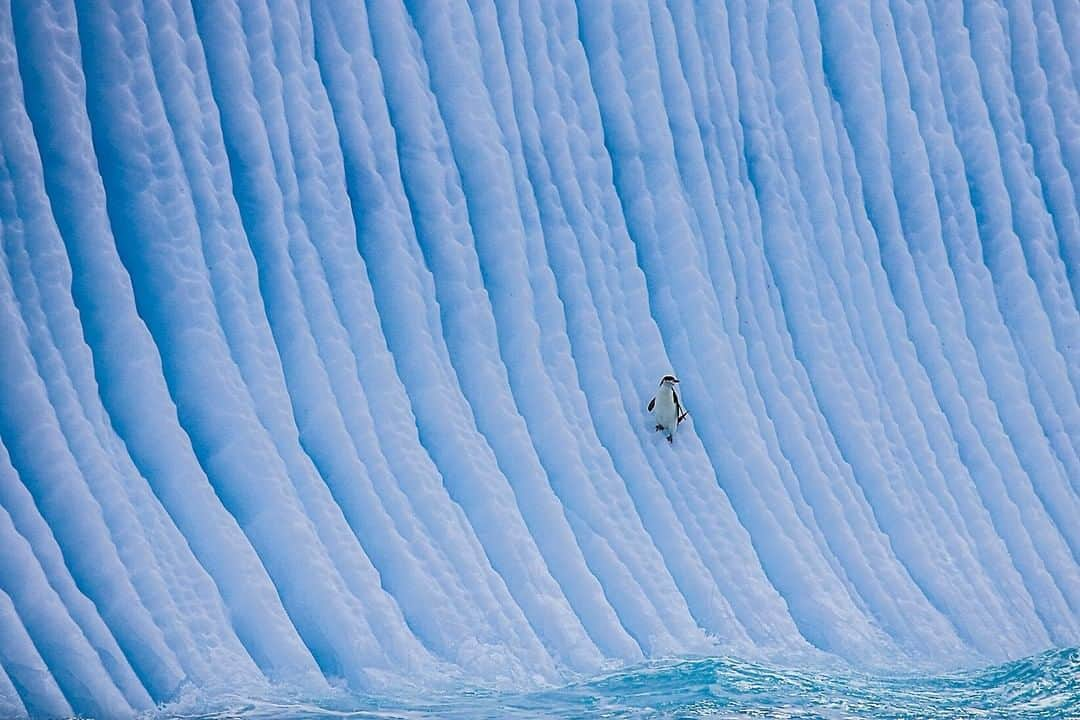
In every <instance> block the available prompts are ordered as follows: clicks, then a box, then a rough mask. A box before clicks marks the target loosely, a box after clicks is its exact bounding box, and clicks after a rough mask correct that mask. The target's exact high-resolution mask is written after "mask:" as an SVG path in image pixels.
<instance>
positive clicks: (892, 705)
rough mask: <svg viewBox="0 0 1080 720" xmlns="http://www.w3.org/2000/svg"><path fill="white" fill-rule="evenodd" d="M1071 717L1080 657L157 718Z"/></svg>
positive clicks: (709, 676)
mask: <svg viewBox="0 0 1080 720" xmlns="http://www.w3.org/2000/svg"><path fill="white" fill-rule="evenodd" d="M164 716H168V717H178V718H187V719H190V720H195V718H199V719H200V720H205V719H209V718H226V717H228V718H243V719H244V720H292V719H294V718H295V719H299V718H320V717H327V718H395V719H396V718H402V719H403V718H429V717H432V718H434V717H438V718H459V719H461V720H465V719H466V718H468V719H470V720H472V719H474V718H505V719H512V718H537V717H544V718H592V717H597V718H599V717H603V718H669V717H670V718H675V717H678V718H690V717H708V718H748V717H749V718H852V719H854V718H867V719H870V718H873V719H875V720H882V719H887V718H926V719H927V720H930V719H933V718H950V719H951V718H959V717H963V718H968V717H971V718H976V717H977V718H1006V717H1008V718H1025V719H1032V720H1035V719H1038V718H1047V719H1050V718H1055V719H1056V718H1063V717H1077V716H1080V648H1068V649H1061V650H1051V651H1048V652H1045V653H1042V654H1040V655H1035V656H1032V657H1029V658H1025V659H1023V660H1017V661H1014V662H1009V663H1005V664H1002V665H995V666H991V667H987V668H982V669H978V670H968V671H963V672H955V673H949V674H944V675H936V676H925V675H921V676H920V675H902V676H893V677H887V676H875V675H867V674H862V673H855V672H835V671H831V672H826V671H819V670H807V669H795V668H783V667H780V666H772V665H762V664H757V663H752V662H747V661H743V660H738V659H735V658H724V657H717V658H694V659H669V660H663V661H655V662H649V663H645V664H642V665H637V666H634V667H631V668H626V669H623V670H620V671H619V672H616V673H612V674H608V675H604V676H601V677H599V678H595V679H592V680H587V681H581V682H576V683H573V684H570V685H566V686H564V687H560V688H556V689H549V690H543V691H539V692H531V693H524V694H514V693H506V692H493V691H482V690H475V689H474V690H469V691H465V692H458V693H438V694H427V695H425V696H423V697H420V696H416V697H412V698H396V699H391V698H376V697H373V696H363V697H359V696H355V695H348V694H345V693H342V694H341V695H339V696H336V697H333V698H322V699H319V700H313V699H301V698H299V697H288V696H287V695H285V694H282V695H280V696H277V697H274V698H261V699H256V698H241V697H238V696H234V697H228V696H222V695H219V696H216V697H215V699H214V701H213V702H212V703H209V704H202V705H201V706H200V702H199V701H198V700H197V699H195V698H186V699H184V700H182V701H179V702H177V703H174V704H170V705H166V706H163V707H162V708H161V709H160V710H159V711H158V712H156V713H154V714H152V715H148V716H147V718H148V719H149V718H159V717H164Z"/></svg>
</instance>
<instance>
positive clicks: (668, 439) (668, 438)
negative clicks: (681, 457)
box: [667, 435, 671, 445]
mask: <svg viewBox="0 0 1080 720" xmlns="http://www.w3.org/2000/svg"><path fill="white" fill-rule="evenodd" d="M667 441H668V444H669V445H670V444H671V436H670V435H668V436H667Z"/></svg>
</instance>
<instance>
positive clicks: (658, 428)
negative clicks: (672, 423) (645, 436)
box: [656, 425, 664, 432]
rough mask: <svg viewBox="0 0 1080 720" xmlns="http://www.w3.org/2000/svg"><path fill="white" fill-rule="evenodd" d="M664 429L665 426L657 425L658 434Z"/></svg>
mask: <svg viewBox="0 0 1080 720" xmlns="http://www.w3.org/2000/svg"><path fill="white" fill-rule="evenodd" d="M663 429H664V426H663V425H657V426H656V432H660V431H661V430H663Z"/></svg>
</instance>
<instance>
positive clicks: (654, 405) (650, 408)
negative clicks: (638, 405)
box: [649, 398, 656, 412]
mask: <svg viewBox="0 0 1080 720" xmlns="http://www.w3.org/2000/svg"><path fill="white" fill-rule="evenodd" d="M654 407H656V398H653V399H652V400H650V401H649V412H652V409H653V408H654Z"/></svg>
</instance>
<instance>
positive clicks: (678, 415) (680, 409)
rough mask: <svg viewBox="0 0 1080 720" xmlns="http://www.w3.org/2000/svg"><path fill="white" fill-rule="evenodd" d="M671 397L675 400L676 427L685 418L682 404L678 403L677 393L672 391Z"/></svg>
mask: <svg viewBox="0 0 1080 720" xmlns="http://www.w3.org/2000/svg"><path fill="white" fill-rule="evenodd" d="M671 395H672V396H673V397H674V398H675V424H676V425H678V424H679V423H681V422H682V420H683V418H684V417H686V413H685V412H683V407H682V403H681V402H679V393H677V392H675V391H674V390H672V391H671Z"/></svg>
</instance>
